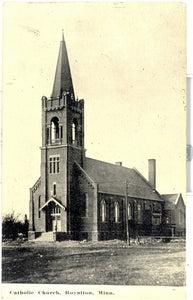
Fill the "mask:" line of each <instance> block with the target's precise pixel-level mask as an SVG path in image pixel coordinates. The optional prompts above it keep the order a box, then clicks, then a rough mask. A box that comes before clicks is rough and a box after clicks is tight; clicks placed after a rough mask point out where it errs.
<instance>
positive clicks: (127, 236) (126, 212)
mask: <svg viewBox="0 0 193 300" xmlns="http://www.w3.org/2000/svg"><path fill="white" fill-rule="evenodd" d="M127 188H128V184H127V180H126V181H125V218H126V220H125V222H126V242H127V244H129V246H130V237H129V225H128V199H127V194H128V190H127Z"/></svg>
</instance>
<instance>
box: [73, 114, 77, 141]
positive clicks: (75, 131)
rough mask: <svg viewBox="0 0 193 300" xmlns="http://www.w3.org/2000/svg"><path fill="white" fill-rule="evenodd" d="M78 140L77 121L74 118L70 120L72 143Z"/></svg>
mask: <svg viewBox="0 0 193 300" xmlns="http://www.w3.org/2000/svg"><path fill="white" fill-rule="evenodd" d="M77 141H78V122H77V120H76V119H74V120H73V122H72V143H73V144H76V143H77Z"/></svg>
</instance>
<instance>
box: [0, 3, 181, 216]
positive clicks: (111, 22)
mask: <svg viewBox="0 0 193 300" xmlns="http://www.w3.org/2000/svg"><path fill="white" fill-rule="evenodd" d="M185 11H186V7H185V4H184V3H179V2H176V3H175V2H168V3H164V2H160V3H156V2H155V3H154V2H146V3H143V2H128V3H127V2H122V3H119V2H110V3H100V2H99V3H91V2H79V3H78V2H74V3H73V2H71V3H68V2H67V3H64V2H63V3H33V2H31V3H30V2H29V3H27V2H26V3H22V2H16V3H13V2H12V3H8V2H7V3H4V9H3V47H2V50H3V103H2V111H3V115H2V118H3V120H2V141H3V146H2V179H3V180H2V182H3V188H2V199H3V200H2V214H6V213H10V212H12V211H14V212H15V213H16V214H21V215H23V214H25V213H27V215H28V211H29V208H28V206H29V188H30V187H32V186H33V184H34V183H35V181H36V180H37V179H38V178H39V176H40V147H41V97H42V96H43V95H45V96H47V97H49V96H50V94H51V91H52V87H53V81H54V75H55V68H56V62H57V56H58V51H59V44H60V40H61V37H62V29H63V30H64V36H65V41H66V46H67V51H68V56H69V61H70V67H71V73H72V78H73V83H74V90H75V94H76V96H77V97H78V98H79V99H82V98H83V99H85V148H86V149H87V151H86V155H87V157H91V158H95V159H99V160H103V161H107V162H111V163H114V162H116V161H122V162H123V166H126V167H131V168H132V167H135V168H137V169H138V170H139V171H140V172H141V173H142V174H143V175H144V176H145V177H146V178H148V159H149V158H155V159H156V164H157V165H156V166H157V177H156V179H157V180H156V181H157V183H156V187H157V190H158V191H159V192H160V193H161V194H162V193H163V194H166V193H179V192H182V193H183V195H185V182H186V181H185V172H186V170H185V167H186V161H185V155H186V153H185V151H186V146H185V145H186V101H185V99H186V90H185V89H186V43H185V38H186V19H185Z"/></svg>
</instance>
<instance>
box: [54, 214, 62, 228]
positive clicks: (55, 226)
mask: <svg viewBox="0 0 193 300" xmlns="http://www.w3.org/2000/svg"><path fill="white" fill-rule="evenodd" d="M52 231H61V220H60V219H58V217H57V216H55V217H53V219H52Z"/></svg>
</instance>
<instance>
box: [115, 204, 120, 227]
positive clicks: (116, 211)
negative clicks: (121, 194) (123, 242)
mask: <svg viewBox="0 0 193 300" xmlns="http://www.w3.org/2000/svg"><path fill="white" fill-rule="evenodd" d="M114 209H115V222H116V223H117V222H119V203H118V202H117V201H116V202H115V206H114Z"/></svg>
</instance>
